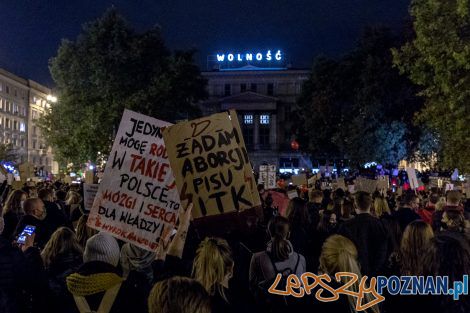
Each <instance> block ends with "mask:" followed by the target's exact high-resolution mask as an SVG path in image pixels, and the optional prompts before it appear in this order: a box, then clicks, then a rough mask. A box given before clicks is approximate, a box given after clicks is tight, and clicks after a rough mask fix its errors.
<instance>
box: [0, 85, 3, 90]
mask: <svg viewBox="0 0 470 313" xmlns="http://www.w3.org/2000/svg"><path fill="white" fill-rule="evenodd" d="M0 91H3V84H2V83H0Z"/></svg>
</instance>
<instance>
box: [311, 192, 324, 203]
mask: <svg viewBox="0 0 470 313" xmlns="http://www.w3.org/2000/svg"><path fill="white" fill-rule="evenodd" d="M322 201H323V192H321V190H317V189H313V190H312V191H311V192H310V202H312V203H317V204H320V203H321V202H322Z"/></svg>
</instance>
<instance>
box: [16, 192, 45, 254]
mask: <svg viewBox="0 0 470 313" xmlns="http://www.w3.org/2000/svg"><path fill="white" fill-rule="evenodd" d="M24 211H25V215H24V216H23V217H22V218H21V220H20V222H19V223H18V226H17V227H16V231H15V234H16V236H19V235H20V234H21V233H22V232H23V230H24V229H25V227H26V226H28V225H30V226H35V233H36V236H35V238H36V240H35V243H36V244H37V246H38V247H39V248H40V249H42V248H44V246H45V245H46V243H47V242H48V241H49V238H50V237H51V234H50V232H49V229H48V228H47V227H46V225H45V224H44V219H45V218H46V215H47V213H46V210H45V208H44V203H43V202H42V200H41V199H38V198H30V199H27V200H26V201H25V202H24Z"/></svg>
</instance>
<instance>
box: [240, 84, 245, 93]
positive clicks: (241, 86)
mask: <svg viewBox="0 0 470 313" xmlns="http://www.w3.org/2000/svg"><path fill="white" fill-rule="evenodd" d="M245 91H246V84H241V85H240V92H245Z"/></svg>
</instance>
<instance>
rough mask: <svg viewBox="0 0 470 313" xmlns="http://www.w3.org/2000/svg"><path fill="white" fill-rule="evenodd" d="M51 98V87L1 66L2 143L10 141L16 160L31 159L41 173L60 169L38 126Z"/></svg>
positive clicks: (53, 172)
mask: <svg viewBox="0 0 470 313" xmlns="http://www.w3.org/2000/svg"><path fill="white" fill-rule="evenodd" d="M51 99H54V98H51V90H50V89H49V88H47V87H44V86H42V85H40V84H38V83H36V82H34V81H32V80H28V79H24V78H21V77H18V76H16V75H14V74H12V73H10V72H8V71H6V70H4V69H0V144H7V145H10V146H11V148H12V149H11V152H12V154H13V155H14V156H15V159H16V161H17V163H18V164H20V163H24V162H30V163H32V164H33V165H34V167H35V168H36V169H37V170H38V172H39V173H40V174H41V176H47V175H48V174H49V173H51V174H57V173H58V170H59V169H58V164H57V162H55V161H54V154H53V151H52V149H51V148H50V147H47V145H46V144H45V140H44V138H43V137H42V135H41V131H40V129H39V127H38V126H37V121H38V119H39V118H40V117H41V116H42V115H43V114H45V113H46V111H47V109H48V108H49V107H50V105H51V103H52V101H51Z"/></svg>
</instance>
